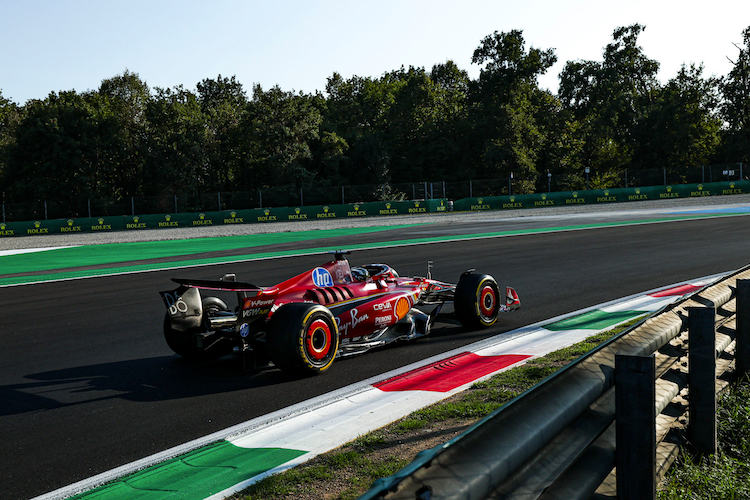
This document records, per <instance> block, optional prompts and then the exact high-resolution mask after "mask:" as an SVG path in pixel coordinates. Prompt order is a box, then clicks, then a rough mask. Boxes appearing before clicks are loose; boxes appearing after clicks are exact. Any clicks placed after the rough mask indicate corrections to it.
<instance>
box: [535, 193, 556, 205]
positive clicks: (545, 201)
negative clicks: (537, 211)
mask: <svg viewBox="0 0 750 500" xmlns="http://www.w3.org/2000/svg"><path fill="white" fill-rule="evenodd" d="M554 204H555V200H548V199H547V195H546V194H543V195H542V200H541V201H535V202H534V206H535V207H549V206H552V205H554Z"/></svg>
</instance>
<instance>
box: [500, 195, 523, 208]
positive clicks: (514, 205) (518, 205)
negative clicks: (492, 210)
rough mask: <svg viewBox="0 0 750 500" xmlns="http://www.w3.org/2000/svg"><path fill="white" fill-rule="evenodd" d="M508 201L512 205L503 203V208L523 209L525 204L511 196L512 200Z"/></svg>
mask: <svg viewBox="0 0 750 500" xmlns="http://www.w3.org/2000/svg"><path fill="white" fill-rule="evenodd" d="M508 200H510V203H503V208H521V207H523V203H521V202H520V201H516V197H515V196H511V197H510V198H508Z"/></svg>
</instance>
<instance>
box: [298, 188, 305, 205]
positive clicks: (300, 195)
mask: <svg viewBox="0 0 750 500" xmlns="http://www.w3.org/2000/svg"><path fill="white" fill-rule="evenodd" d="M299 206H301V207H304V206H305V198H303V196H302V188H299Z"/></svg>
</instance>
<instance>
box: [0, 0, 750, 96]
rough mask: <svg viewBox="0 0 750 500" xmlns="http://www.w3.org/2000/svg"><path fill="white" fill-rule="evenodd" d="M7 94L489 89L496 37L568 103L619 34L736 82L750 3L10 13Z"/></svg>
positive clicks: (669, 66)
mask: <svg viewBox="0 0 750 500" xmlns="http://www.w3.org/2000/svg"><path fill="white" fill-rule="evenodd" d="M0 16H1V17H0V92H1V93H2V96H3V97H5V98H6V99H10V100H11V101H13V102H15V103H17V104H24V103H26V101H28V100H29V99H44V98H45V97H47V96H48V95H49V93H50V92H60V91H66V90H76V91H78V92H85V91H87V90H96V89H98V88H99V85H100V84H101V82H102V80H104V79H107V78H111V77H114V76H117V75H120V74H122V73H123V72H124V71H125V70H129V71H130V72H133V73H137V74H138V75H139V76H140V78H141V79H142V80H144V81H145V82H146V83H147V84H148V85H149V87H151V88H152V89H153V88H155V87H162V88H171V87H175V86H177V85H183V86H184V87H185V88H187V89H190V90H195V88H196V84H197V83H198V82H200V81H202V80H204V79H206V78H211V79H215V78H216V77H218V75H222V76H223V77H231V76H235V77H236V79H237V80H238V81H239V82H240V83H241V84H242V85H243V87H244V88H245V90H246V91H247V94H248V96H250V95H251V94H252V87H253V85H254V84H260V85H261V87H263V89H266V90H267V89H269V88H271V87H273V86H275V85H278V86H279V87H280V88H281V89H282V90H284V91H294V92H304V93H314V92H315V91H321V92H323V91H324V90H325V85H326V81H327V79H328V78H329V77H330V76H331V75H333V73H334V72H337V73H339V74H341V76H342V77H344V78H345V79H347V78H351V77H352V76H354V75H357V76H360V77H373V78H377V77H379V76H381V75H382V74H383V73H386V72H389V71H393V70H398V69H399V68H401V67H402V66H403V67H405V68H408V67H409V66H414V67H424V68H425V69H427V70H430V69H431V68H432V66H433V65H435V64H439V63H444V62H446V61H448V60H452V61H453V62H454V63H456V65H457V66H458V67H459V68H461V69H463V70H466V71H467V72H468V73H469V76H470V77H471V78H477V77H478V75H479V69H480V68H479V67H478V66H477V65H473V64H471V56H472V54H473V52H474V50H475V49H476V48H477V47H478V46H479V45H480V43H481V41H482V39H483V38H484V37H486V36H487V35H490V34H492V33H493V32H495V31H498V32H507V31H511V30H514V29H517V30H521V31H523V37H524V40H525V41H526V48H527V50H528V49H529V48H531V47H535V48H540V49H549V48H553V49H554V50H555V54H556V55H557V57H558V62H557V64H555V65H554V66H553V67H552V68H551V69H550V70H549V71H548V72H547V73H546V74H545V75H543V76H542V77H541V78H540V79H539V83H540V86H541V87H543V88H547V89H549V90H551V91H552V92H553V93H556V92H557V89H558V82H559V80H558V75H559V73H560V71H561V70H562V68H563V66H564V65H565V63H566V62H567V61H573V60H593V61H601V60H602V53H603V50H604V47H605V46H606V45H607V44H608V43H610V42H611V41H612V32H613V31H614V30H615V29H616V28H617V27H620V26H629V25H631V24H634V23H639V24H641V25H644V26H646V30H645V32H644V33H642V34H641V36H640V37H639V39H638V40H639V45H641V47H643V50H644V53H645V54H646V56H647V57H649V58H651V59H655V60H657V61H658V62H659V63H660V64H661V69H660V73H659V79H660V80H661V81H662V82H663V83H666V82H667V81H668V80H669V79H670V78H673V77H674V76H675V75H676V74H677V72H678V71H679V70H680V67H681V66H682V65H683V64H686V65H689V64H691V63H696V64H700V63H702V64H703V65H704V66H705V70H704V76H710V75H716V76H723V75H726V74H727V73H728V72H729V71H730V70H731V67H732V65H731V63H730V61H729V60H728V59H727V58H731V59H735V58H736V55H737V53H738V49H737V48H736V47H735V46H734V45H733V44H738V45H739V44H741V42H742V30H743V29H745V28H747V27H748V26H750V2H748V1H746V0H731V1H728V0H713V1H711V2H701V3H698V2H686V1H684V0H683V1H679V2H677V1H664V0H629V1H628V2H611V1H610V2H608V1H606V0H605V1H602V0H566V1H561V0H525V1H518V0H515V1H512V2H511V1H507V0H502V1H499V0H496V1H490V0H460V1H457V0H420V1H417V0H397V1H392V0H376V1H368V2H364V1H361V0H348V1H342V0H321V1H316V0H275V1H269V0H265V1H257V0H245V1H240V0H211V1H206V0H202V1H197V0H180V1H174V0H148V1H143V0H128V1H113V0H104V1H102V0H95V1H90V0H0Z"/></svg>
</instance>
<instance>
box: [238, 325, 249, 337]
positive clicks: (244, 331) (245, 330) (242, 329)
mask: <svg viewBox="0 0 750 500" xmlns="http://www.w3.org/2000/svg"><path fill="white" fill-rule="evenodd" d="M248 335H250V325H248V324H247V323H242V326H240V337H242V338H245V337H247V336H248Z"/></svg>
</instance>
